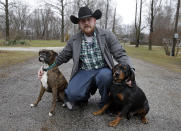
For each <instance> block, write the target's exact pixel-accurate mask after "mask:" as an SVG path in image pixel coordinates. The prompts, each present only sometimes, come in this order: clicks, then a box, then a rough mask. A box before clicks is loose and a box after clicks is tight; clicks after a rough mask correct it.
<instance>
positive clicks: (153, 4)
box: [149, 0, 162, 50]
mask: <svg viewBox="0 0 181 131" xmlns="http://www.w3.org/2000/svg"><path fill="white" fill-rule="evenodd" d="M157 3H158V1H155V0H151V2H150V11H151V13H150V22H149V24H150V33H149V50H152V36H153V23H154V18H155V15H156V14H157V12H158V10H159V8H160V6H161V3H162V0H160V2H159V5H158V6H157Z"/></svg>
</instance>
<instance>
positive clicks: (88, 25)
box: [79, 17, 96, 36]
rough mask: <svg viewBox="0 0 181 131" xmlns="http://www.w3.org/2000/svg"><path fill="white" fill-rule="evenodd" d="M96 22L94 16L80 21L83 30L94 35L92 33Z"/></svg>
mask: <svg viewBox="0 0 181 131" xmlns="http://www.w3.org/2000/svg"><path fill="white" fill-rule="evenodd" d="M95 24H96V19H95V18H94V17H88V18H84V19H80V21H79V26H80V28H81V30H82V31H83V32H84V33H85V34H86V35H88V36H90V35H92V33H93V32H94V28H95Z"/></svg>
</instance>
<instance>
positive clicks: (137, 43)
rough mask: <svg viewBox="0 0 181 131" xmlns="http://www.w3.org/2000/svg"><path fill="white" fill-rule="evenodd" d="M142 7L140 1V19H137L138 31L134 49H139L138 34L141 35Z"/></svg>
mask: <svg viewBox="0 0 181 131" xmlns="http://www.w3.org/2000/svg"><path fill="white" fill-rule="evenodd" d="M142 5H143V2H142V0H141V1H140V18H139V25H138V29H137V31H136V32H137V33H136V34H137V35H136V46H135V47H139V45H140V33H141V18H142V17H141V15H142Z"/></svg>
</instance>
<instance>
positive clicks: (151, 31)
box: [149, 0, 154, 50]
mask: <svg viewBox="0 0 181 131" xmlns="http://www.w3.org/2000/svg"><path fill="white" fill-rule="evenodd" d="M153 5H154V0H152V1H151V6H150V9H151V21H150V34H149V50H152V35H153V21H154V15H153Z"/></svg>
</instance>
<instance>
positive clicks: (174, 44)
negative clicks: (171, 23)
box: [171, 0, 180, 56]
mask: <svg viewBox="0 0 181 131" xmlns="http://www.w3.org/2000/svg"><path fill="white" fill-rule="evenodd" d="M179 8H180V0H178V3H177V11H176V19H175V28H174V36H173V47H172V52H171V56H175V47H176V43H177V39H178V33H177V26H178V18H179Z"/></svg>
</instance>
